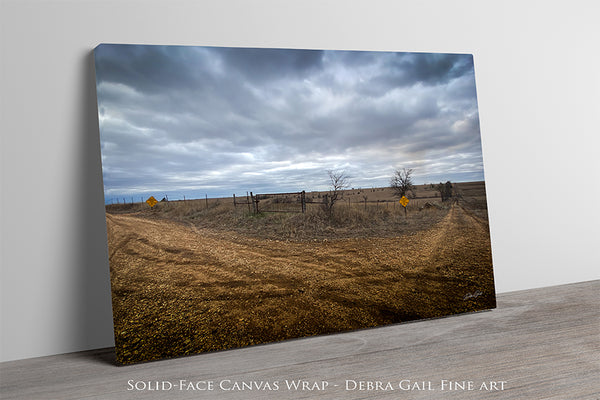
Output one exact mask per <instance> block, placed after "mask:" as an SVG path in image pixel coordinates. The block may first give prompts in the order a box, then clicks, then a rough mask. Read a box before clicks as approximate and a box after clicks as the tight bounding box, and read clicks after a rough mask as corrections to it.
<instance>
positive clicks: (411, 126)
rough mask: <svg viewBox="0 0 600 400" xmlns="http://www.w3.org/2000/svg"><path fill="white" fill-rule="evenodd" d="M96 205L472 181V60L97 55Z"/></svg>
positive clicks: (99, 51)
mask: <svg viewBox="0 0 600 400" xmlns="http://www.w3.org/2000/svg"><path fill="white" fill-rule="evenodd" d="M94 55H95V60H96V78H97V95H98V115H99V121H100V140H101V148H102V168H103V175H104V187H105V200H106V202H107V203H108V202H111V201H112V200H113V199H115V198H123V197H126V198H127V201H129V200H130V199H131V197H134V199H135V201H139V199H140V198H141V197H147V196H149V195H154V196H155V197H158V196H160V197H161V198H162V196H164V195H165V194H168V196H169V199H181V198H183V196H184V195H185V196H186V198H200V197H202V198H203V197H204V196H205V194H206V195H208V197H225V196H227V197H229V196H231V195H232V194H233V193H236V194H245V193H246V191H253V192H255V193H275V192H289V191H301V190H307V191H311V190H325V189H327V188H328V176H327V170H343V171H345V172H346V174H347V175H348V176H349V177H350V183H351V186H352V187H355V188H358V187H383V186H389V181H390V178H391V176H392V174H393V171H394V169H396V168H413V169H414V177H415V181H416V183H429V182H440V181H446V180H451V181H457V182H458V181H470V180H483V161H482V152H481V139H480V133H479V115H478V111H477V97H476V91H475V76H474V69H473V59H472V57H471V55H461V54H428V53H392V52H360V51H319V50H288V49H249V48H217V47H188V46H142V45H100V46H99V47H98V48H96V50H95V51H94Z"/></svg>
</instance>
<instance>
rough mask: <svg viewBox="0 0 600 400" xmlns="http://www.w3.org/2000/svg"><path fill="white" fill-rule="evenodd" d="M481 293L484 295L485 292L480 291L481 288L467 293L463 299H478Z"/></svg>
mask: <svg viewBox="0 0 600 400" xmlns="http://www.w3.org/2000/svg"><path fill="white" fill-rule="evenodd" d="M481 295H483V293H482V292H480V291H479V290H476V291H474V292H473V293H467V294H465V297H463V300H469V299H476V298H477V297H479V296H481Z"/></svg>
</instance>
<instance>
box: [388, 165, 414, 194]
mask: <svg viewBox="0 0 600 400" xmlns="http://www.w3.org/2000/svg"><path fill="white" fill-rule="evenodd" d="M412 173H413V169H412V168H408V169H407V168H402V169H397V170H395V171H394V176H392V179H391V180H390V186H391V187H392V189H394V194H395V195H396V196H398V197H402V196H406V194H407V193H408V192H411V193H412V194H413V196H414V194H415V187H414V185H413V180H412Z"/></svg>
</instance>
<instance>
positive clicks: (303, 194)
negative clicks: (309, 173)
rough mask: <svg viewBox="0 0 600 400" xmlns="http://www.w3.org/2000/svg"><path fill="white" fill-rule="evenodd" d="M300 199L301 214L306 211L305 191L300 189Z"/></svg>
mask: <svg viewBox="0 0 600 400" xmlns="http://www.w3.org/2000/svg"><path fill="white" fill-rule="evenodd" d="M300 200H301V201H302V214H304V213H306V191H304V190H303V191H302V194H301V195H300Z"/></svg>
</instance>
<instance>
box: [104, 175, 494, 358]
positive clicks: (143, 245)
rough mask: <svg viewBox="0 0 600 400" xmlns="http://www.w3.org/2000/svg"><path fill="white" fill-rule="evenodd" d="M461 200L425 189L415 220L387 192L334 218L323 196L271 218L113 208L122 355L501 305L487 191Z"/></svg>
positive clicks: (229, 344) (238, 212)
mask: <svg viewBox="0 0 600 400" xmlns="http://www.w3.org/2000/svg"><path fill="white" fill-rule="evenodd" d="M455 192H456V193H457V195H458V196H457V198H456V199H454V200H452V201H447V202H444V203H442V202H441V201H440V199H439V197H436V196H435V191H434V190H433V188H431V187H429V186H420V187H418V188H417V191H416V198H412V199H411V201H410V203H409V206H408V209H407V211H408V212H407V214H406V216H405V214H404V210H403V208H402V207H401V206H400V205H399V204H397V198H394V197H393V193H392V192H391V190H390V189H386V188H383V189H381V188H373V189H360V190H358V189H355V190H348V191H346V192H345V193H344V197H343V199H342V200H340V201H339V202H338V203H337V204H336V205H335V207H334V212H333V213H332V214H331V215H329V214H328V213H326V212H325V211H324V210H323V209H322V207H320V204H319V202H318V201H315V203H309V204H307V211H306V213H305V214H302V213H262V214H257V215H256V214H252V213H251V212H248V208H247V206H244V205H242V206H238V207H234V206H233V199H209V200H208V202H207V201H205V200H192V201H185V202H183V201H177V202H168V203H167V202H165V203H159V204H158V205H157V206H156V207H155V208H154V209H152V210H150V209H149V207H148V206H146V205H145V204H139V203H138V204H120V205H109V206H107V227H108V240H109V254H110V268H111V283H112V289H113V313H114V319H115V342H116V352H117V359H118V361H119V362H121V363H133V362H139V361H146V360H152V359H158V358H164V357H173V356H179V355H185V354H194V353H198V352H203V351H212V350H222V349H228V348H234V347H239V346H246V345H252V344H258V343H266V342H272V341H278V340H284V339H289V338H295V337H301V336H309V335H317V334H325V333H333V332H341V331H347V330H351V329H358V328H367V327H374V326H379V325H385V324H390V323H397V322H403V321H408V320H414V319H419V318H431V317H439V316H443V315H449V314H454V313H461V312H468V311H475V310H482V309H487V308H492V307H494V306H495V294H494V281H493V273H492V257H491V249H490V247H491V246H490V236H489V226H488V222H487V209H486V206H485V205H486V201H485V186H484V184H483V182H469V183H459V184H455ZM323 194H324V193H317V192H315V193H310V192H309V193H306V196H307V198H311V199H312V198H314V199H315V200H318V199H319V196H320V195H321V196H322V195H323ZM365 196H366V197H367V198H366V199H365ZM365 200H366V201H365Z"/></svg>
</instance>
